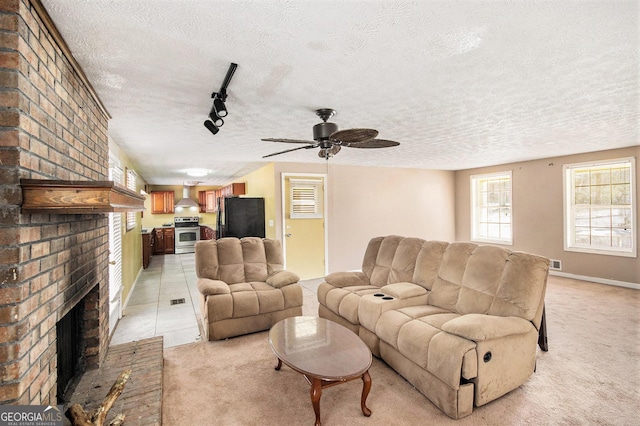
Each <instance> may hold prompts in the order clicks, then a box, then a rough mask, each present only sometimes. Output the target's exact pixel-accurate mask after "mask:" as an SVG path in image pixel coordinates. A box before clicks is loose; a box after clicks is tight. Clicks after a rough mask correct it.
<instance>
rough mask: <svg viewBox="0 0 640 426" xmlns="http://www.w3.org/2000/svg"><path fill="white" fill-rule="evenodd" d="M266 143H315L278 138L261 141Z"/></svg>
mask: <svg viewBox="0 0 640 426" xmlns="http://www.w3.org/2000/svg"><path fill="white" fill-rule="evenodd" d="M260 140H261V141H266V142H284V143H315V142H313V141H303V140H301V139H276V138H264V139H260Z"/></svg>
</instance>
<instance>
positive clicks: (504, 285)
mask: <svg viewBox="0 0 640 426" xmlns="http://www.w3.org/2000/svg"><path fill="white" fill-rule="evenodd" d="M548 275H549V259H547V258H545V257H542V256H537V255H533V254H529V253H522V252H512V253H511V254H510V255H509V258H508V262H507V265H506V267H505V270H504V273H503V275H502V279H501V280H500V284H499V285H498V290H497V291H496V297H495V298H494V299H493V302H492V303H491V306H490V307H489V310H488V311H487V313H488V314H490V315H501V316H518V317H521V318H524V319H526V320H529V321H533V320H534V318H535V316H536V313H537V312H538V310H540V306H543V301H544V294H545V291H546V283H547V277H548Z"/></svg>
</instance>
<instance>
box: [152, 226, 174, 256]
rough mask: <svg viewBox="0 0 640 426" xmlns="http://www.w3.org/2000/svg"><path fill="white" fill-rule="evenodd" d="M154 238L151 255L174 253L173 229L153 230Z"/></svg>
mask: <svg viewBox="0 0 640 426" xmlns="http://www.w3.org/2000/svg"><path fill="white" fill-rule="evenodd" d="M153 234H154V237H155V241H154V246H153V247H154V250H153V254H173V253H175V250H176V248H175V244H176V241H175V239H176V234H175V229H173V228H154V230H153Z"/></svg>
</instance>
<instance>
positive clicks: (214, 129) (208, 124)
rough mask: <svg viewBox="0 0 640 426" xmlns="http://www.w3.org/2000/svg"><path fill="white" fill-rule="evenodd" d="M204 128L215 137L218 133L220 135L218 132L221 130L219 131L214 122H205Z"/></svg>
mask: <svg viewBox="0 0 640 426" xmlns="http://www.w3.org/2000/svg"><path fill="white" fill-rule="evenodd" d="M204 127H206V128H207V129H209V131H210V132H211V133H213V134H214V135H215V134H216V133H218V131H219V130H220V129H218V127H217V126H216V125H215V124H213V121H211V120H205V122H204Z"/></svg>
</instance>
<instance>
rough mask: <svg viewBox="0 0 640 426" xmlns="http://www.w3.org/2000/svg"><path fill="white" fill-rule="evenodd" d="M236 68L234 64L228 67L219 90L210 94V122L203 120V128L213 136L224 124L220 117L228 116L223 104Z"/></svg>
mask: <svg viewBox="0 0 640 426" xmlns="http://www.w3.org/2000/svg"><path fill="white" fill-rule="evenodd" d="M237 67H238V65H237V64H234V63H231V65H229V69H228V70H227V75H226V76H225V78H224V81H223V82H222V86H221V87H220V90H219V91H218V92H213V93H212V94H211V97H212V98H213V106H212V107H211V111H209V118H210V120H205V122H204V127H206V128H207V129H209V131H210V132H211V133H213V134H214V135H215V134H216V133H218V131H219V130H220V127H222V125H223V124H224V120H223V119H222V117H226V116H227V114H228V112H227V106H226V105H225V102H226V101H227V87H228V86H229V83H230V82H231V78H232V77H233V73H234V72H236V68H237Z"/></svg>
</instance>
